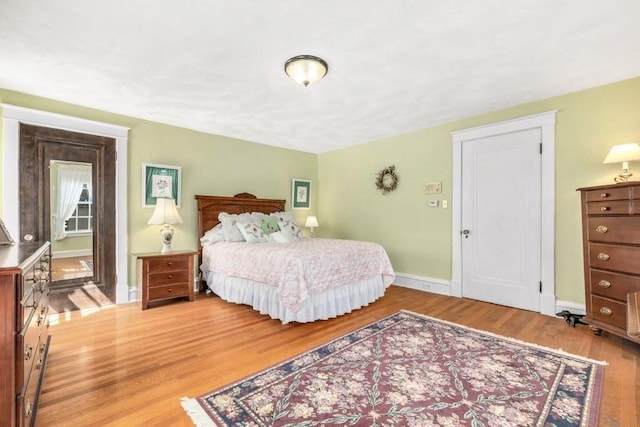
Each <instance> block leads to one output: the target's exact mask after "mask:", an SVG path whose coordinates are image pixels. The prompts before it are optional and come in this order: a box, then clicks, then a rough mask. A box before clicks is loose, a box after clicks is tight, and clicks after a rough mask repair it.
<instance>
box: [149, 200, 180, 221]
mask: <svg viewBox="0 0 640 427" xmlns="http://www.w3.org/2000/svg"><path fill="white" fill-rule="evenodd" d="M147 224H150V225H151V224H158V225H163V224H167V225H171V224H182V218H180V214H179V213H178V209H176V201H175V200H174V199H168V198H163V197H159V198H157V199H156V209H155V210H154V211H153V215H152V216H151V219H149V222H148V223H147Z"/></svg>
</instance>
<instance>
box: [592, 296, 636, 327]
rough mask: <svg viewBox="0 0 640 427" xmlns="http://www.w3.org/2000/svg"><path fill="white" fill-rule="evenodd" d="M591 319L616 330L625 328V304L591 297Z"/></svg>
mask: <svg viewBox="0 0 640 427" xmlns="http://www.w3.org/2000/svg"><path fill="white" fill-rule="evenodd" d="M591 317H593V318H594V319H597V320H600V321H601V322H606V323H608V324H610V325H613V326H617V327H618V328H622V329H626V328H627V304H625V303H621V302H617V301H612V300H608V299H605V298H600V297H597V296H591Z"/></svg>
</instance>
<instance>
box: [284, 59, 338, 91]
mask: <svg viewBox="0 0 640 427" xmlns="http://www.w3.org/2000/svg"><path fill="white" fill-rule="evenodd" d="M328 71H329V65H327V63H326V61H325V60H324V59H322V58H318V57H317V56H312V55H298V56H294V57H293V58H289V59H288V60H287V62H285V64H284V72H285V73H287V75H288V76H289V77H291V78H292V79H293V80H295V81H297V82H298V83H300V84H303V85H305V86H309V84H311V83H315V82H317V81H318V80H320V79H321V78H323V77H324V76H326V75H327V72H328Z"/></svg>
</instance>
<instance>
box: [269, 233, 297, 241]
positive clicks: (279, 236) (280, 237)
mask: <svg viewBox="0 0 640 427" xmlns="http://www.w3.org/2000/svg"><path fill="white" fill-rule="evenodd" d="M268 237H269V241H272V242H276V243H289V242H295V241H296V240H299V239H298V238H297V237H296V236H294V235H293V234H291V233H289V232H288V231H276V232H275V233H271V234H269V236H268Z"/></svg>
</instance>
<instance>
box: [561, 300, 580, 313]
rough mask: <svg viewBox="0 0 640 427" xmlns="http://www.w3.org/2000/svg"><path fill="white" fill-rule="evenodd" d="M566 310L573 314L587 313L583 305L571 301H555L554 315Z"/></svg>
mask: <svg viewBox="0 0 640 427" xmlns="http://www.w3.org/2000/svg"><path fill="white" fill-rule="evenodd" d="M562 310H567V311H570V312H572V313H573V314H585V313H586V312H587V311H586V309H585V306H584V304H578V303H575V302H571V301H556V313H560V312H561V311H562Z"/></svg>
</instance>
